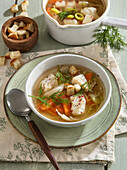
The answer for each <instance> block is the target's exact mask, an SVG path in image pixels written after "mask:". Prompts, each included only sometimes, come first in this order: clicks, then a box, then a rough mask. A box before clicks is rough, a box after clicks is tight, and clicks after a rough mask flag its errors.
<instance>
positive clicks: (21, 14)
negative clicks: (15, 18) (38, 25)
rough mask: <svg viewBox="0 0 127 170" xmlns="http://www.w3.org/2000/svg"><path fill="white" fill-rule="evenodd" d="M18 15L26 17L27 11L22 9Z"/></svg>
mask: <svg viewBox="0 0 127 170" xmlns="http://www.w3.org/2000/svg"><path fill="white" fill-rule="evenodd" d="M20 16H24V17H28V13H27V12H24V11H23V12H21V13H20Z"/></svg>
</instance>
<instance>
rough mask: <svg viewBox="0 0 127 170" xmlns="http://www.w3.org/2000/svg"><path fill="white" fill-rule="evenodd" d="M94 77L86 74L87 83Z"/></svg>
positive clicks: (91, 74)
mask: <svg viewBox="0 0 127 170" xmlns="http://www.w3.org/2000/svg"><path fill="white" fill-rule="evenodd" d="M92 76H93V73H86V74H85V77H86V80H87V81H89V80H91V78H92Z"/></svg>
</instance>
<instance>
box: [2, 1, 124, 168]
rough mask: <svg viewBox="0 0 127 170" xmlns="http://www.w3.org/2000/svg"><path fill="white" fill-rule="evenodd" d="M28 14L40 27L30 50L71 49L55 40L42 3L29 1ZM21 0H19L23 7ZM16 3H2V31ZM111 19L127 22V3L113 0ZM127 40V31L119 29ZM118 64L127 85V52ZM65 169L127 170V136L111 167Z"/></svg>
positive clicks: (117, 146)
mask: <svg viewBox="0 0 127 170" xmlns="http://www.w3.org/2000/svg"><path fill="white" fill-rule="evenodd" d="M29 1H30V3H29V7H28V14H29V16H30V17H31V18H33V19H34V20H35V21H36V22H37V24H38V27H39V40H38V43H37V45H36V46H35V47H34V48H33V49H32V50H31V51H34V52H35V51H43V50H50V49H57V48H65V47H68V46H66V45H63V44H61V43H59V42H56V41H55V40H54V39H52V38H51V37H50V36H49V35H48V33H47V31H46V28H45V23H44V17H43V14H42V10H41V0H29ZM21 2H22V0H18V4H20V3H21ZM14 3H15V0H9V1H8V0H1V1H0V28H1V27H2V25H3V23H4V22H5V21H6V20H8V19H9V18H11V17H12V14H11V12H10V7H11V6H12V5H13V4H14ZM108 15H110V16H114V17H119V18H123V19H127V0H121V1H120V0H111V8H110V12H109V14H108ZM120 32H121V33H122V34H123V35H124V36H125V37H127V30H120ZM126 41H127V38H126ZM7 51H8V49H7V47H6V46H5V45H4V43H3V40H2V35H1V33H0V55H4V54H5V53H6V52H7ZM114 56H115V58H116V61H117V63H118V65H119V68H120V70H121V73H122V75H123V77H124V79H125V81H126V82H127V69H126V67H127V49H126V50H124V51H122V52H119V53H114ZM59 165H60V168H61V169H62V170H64V169H65V170H71V169H72V170H92V169H94V170H104V169H108V170H126V169H127V133H125V134H122V135H118V136H116V137H115V162H113V163H111V164H109V165H108V166H107V167H106V168H105V167H104V165H98V164H80V163H76V164H74V163H73V164H71V163H60V164H59ZM17 169H18V170H48V169H50V170H52V169H54V168H53V167H52V165H51V164H50V163H9V162H0V170H17Z"/></svg>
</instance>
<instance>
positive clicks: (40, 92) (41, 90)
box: [38, 84, 43, 96]
mask: <svg viewBox="0 0 127 170" xmlns="http://www.w3.org/2000/svg"><path fill="white" fill-rule="evenodd" d="M42 93H43V89H42V86H41V84H40V87H39V92H38V94H39V96H41V95H42Z"/></svg>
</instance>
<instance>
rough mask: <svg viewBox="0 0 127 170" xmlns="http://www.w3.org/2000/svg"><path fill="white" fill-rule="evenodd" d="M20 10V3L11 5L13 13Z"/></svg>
mask: <svg viewBox="0 0 127 170" xmlns="http://www.w3.org/2000/svg"><path fill="white" fill-rule="evenodd" d="M18 11H19V8H18V5H17V4H14V5H12V7H11V12H12V13H16V12H18Z"/></svg>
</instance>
